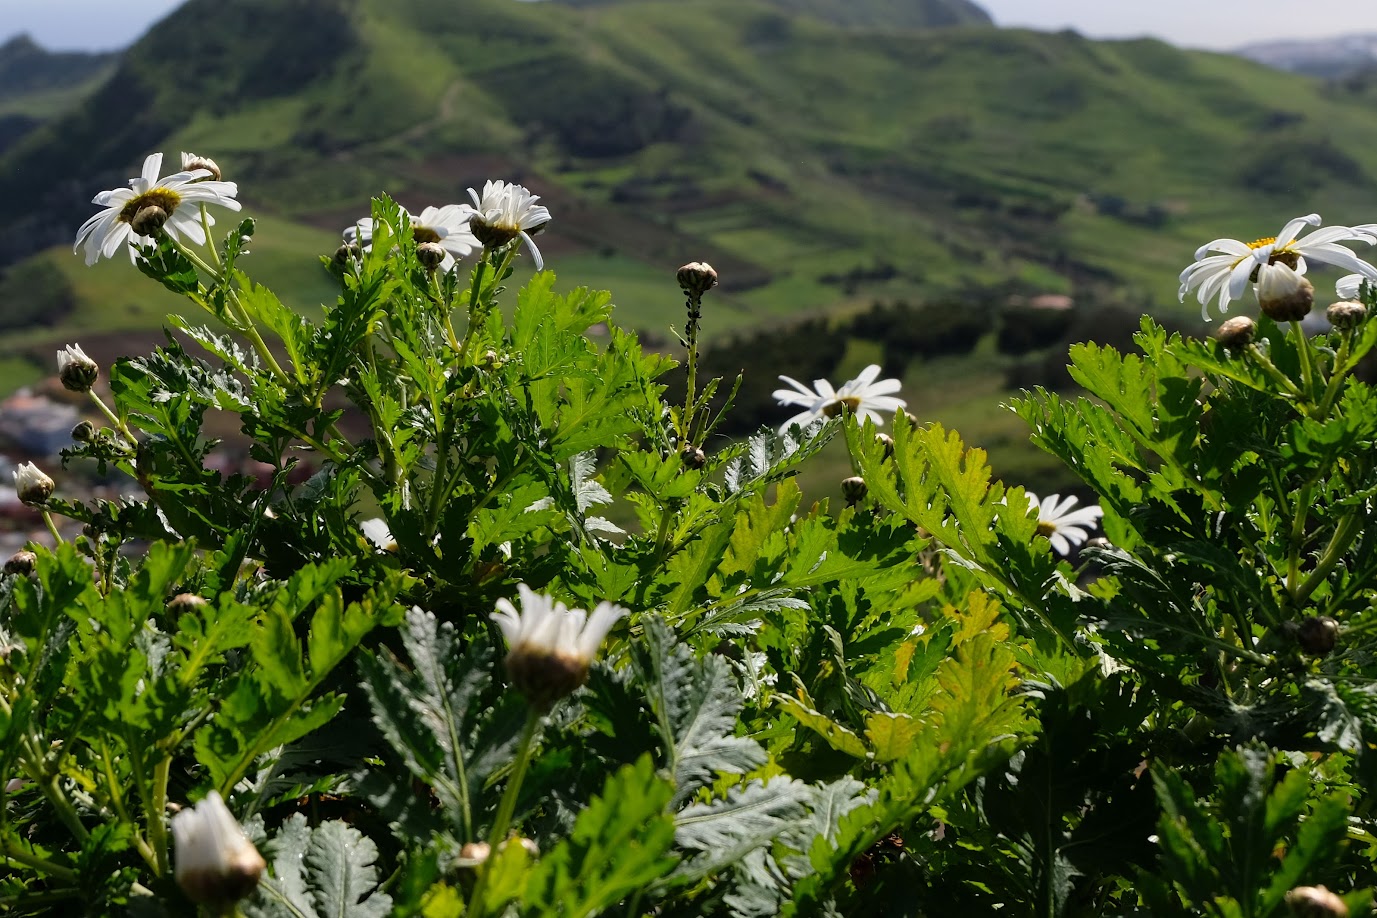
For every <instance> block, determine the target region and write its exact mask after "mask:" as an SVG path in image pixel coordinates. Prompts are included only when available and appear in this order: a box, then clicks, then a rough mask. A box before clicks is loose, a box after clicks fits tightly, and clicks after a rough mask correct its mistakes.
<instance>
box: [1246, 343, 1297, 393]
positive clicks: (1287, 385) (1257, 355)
mask: <svg viewBox="0 0 1377 918" xmlns="http://www.w3.org/2000/svg"><path fill="white" fill-rule="evenodd" d="M1248 356H1250V357H1252V358H1253V361H1254V362H1255V363H1256V364H1257V365H1258V366H1260V367H1262V371H1263V372H1264V373H1266V374H1267V375H1268V376H1270V377H1271V378H1272V380H1273V381H1274V382H1276V383H1277V385H1279V386H1281V388H1282V390H1283V391H1284V392H1285V393H1286V394H1287V395H1289V396H1291V397H1292V398H1294V399H1304V398H1305V394H1304V393H1303V392H1301V390H1300V389H1298V388H1296V384H1295V382H1294V381H1293V380H1292V379H1291V377H1289V376H1287V375H1286V374H1285V373H1283V372H1281V370H1279V369H1277V365H1276V364H1275V363H1273V362H1272V361H1271V358H1269V357H1268V356H1267V355H1266V354H1264V353H1263V352H1262V348H1260V347H1258V346H1257V345H1256V344H1250V345H1248Z"/></svg>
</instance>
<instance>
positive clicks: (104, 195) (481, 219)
mask: <svg viewBox="0 0 1377 918" xmlns="http://www.w3.org/2000/svg"><path fill="white" fill-rule="evenodd" d="M162 167H163V155H162V154H161V153H153V154H151V155H150V156H149V157H148V158H147V159H145V160H144V162H143V170H142V173H141V174H140V175H139V177H138V178H132V179H130V180H129V187H128V188H116V189H113V190H110V191H102V192H101V193H100V194H98V195H96V196H95V197H94V198H93V199H92V201H91V203H93V204H96V205H97V206H99V207H100V208H101V210H100V211H99V212H98V213H96V214H95V215H94V216H92V217H91V218H90V219H89V220H87V221H86V222H85V223H83V224H82V225H81V228H80V229H78V230H77V236H76V243H75V245H73V247H72V251H73V252H77V251H79V250H82V249H85V253H86V264H88V265H93V264H95V263H96V262H97V261H99V260H100V259H101V258H110V257H111V256H113V255H114V254H115V253H116V252H118V251H119V250H120V247H121V246H125V245H126V244H127V246H128V251H129V257H130V259H134V258H136V257H137V250H136V249H135V246H139V245H150V244H152V243H153V241H154V236H155V234H156V233H158V232H159V231H161V232H164V233H166V234H167V235H168V236H170V237H172V238H173V239H174V240H178V241H181V240H188V241H190V242H194V243H195V244H197V245H204V244H205V243H206V232H207V231H208V230H209V229H210V227H212V226H214V225H215V217H214V216H213V215H212V214H211V213H210V212H209V211H208V210H207V209H206V208H207V206H208V205H214V206H216V207H223V208H225V209H226V210H231V211H237V210H239V209H240V207H241V205H240V203H239V201H238V200H237V197H238V194H239V186H238V185H236V184H235V183H234V182H226V181H224V180H223V179H222V176H221V173H220V167H219V166H218V165H216V163H215V161H214V160H213V159H209V158H206V157H201V156H196V155H194V154H191V153H183V154H182V168H181V170H180V171H178V172H174V173H172V174H171V175H167V176H162V177H161V178H160V177H159V173H161V172H162ZM469 197H470V198H471V199H472V201H473V203H472V204H447V205H445V206H444V207H427V208H426V209H425V210H423V211H421V212H420V213H419V214H410V213H408V214H407V216H408V218H409V219H410V221H411V227H412V233H413V234H414V236H415V238H416V242H417V243H418V244H420V245H433V246H437V247H438V251H437V256H438V257H437V258H436V264H437V266H438V267H439V268H440V269H442V270H445V271H448V270H449V269H450V268H452V267H454V264H455V261H456V260H457V259H459V258H463V257H464V256H465V255H468V254H469V253H471V252H472V251H474V250H475V249H478V248H483V247H487V248H493V249H495V248H499V247H501V246H503V245H506V244H507V243H509V242H511V241H512V240H514V239H518V238H519V239H521V240H522V241H523V242H524V243H525V244H526V247H527V248H528V249H529V250H530V253H531V258H532V259H533V260H534V261H535V265H536V269H537V270H540V269H542V268H544V266H545V264H544V259H542V258H541V255H540V250H539V249H538V248H536V244H535V242H534V240H533V239H532V237H533V236H534V235H536V234H537V233H539V232H540V231H541V230H543V229H544V228H545V226H546V224H548V223H549V222H550V211H549V209H547V208H546V207H545V206H544V205H542V204H540V203H538V202H539V201H540V197H539V196H538V195H534V194H531V192H530V191H528V190H527V189H526V188H524V187H523V186H521V185H516V184H513V183H511V182H498V181H490V182H487V183H486V184H485V185H484V186H483V191H482V193H479V192H478V191H476V190H474V189H472V188H470V189H469ZM344 239H345V243H346V244H349V245H359V246H361V247H363V248H367V247H368V246H369V244H370V243H371V242H372V239H373V220H372V218H369V217H365V218H363V219H361V220H359V221H358V222H357V223H355V224H354V225H353V226H351V227H349V229H347V230H345V232H344Z"/></svg>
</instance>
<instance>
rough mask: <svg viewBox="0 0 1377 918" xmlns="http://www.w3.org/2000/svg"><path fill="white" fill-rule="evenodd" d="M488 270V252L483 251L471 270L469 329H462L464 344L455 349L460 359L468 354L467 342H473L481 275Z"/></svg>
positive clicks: (481, 287)
mask: <svg viewBox="0 0 1377 918" xmlns="http://www.w3.org/2000/svg"><path fill="white" fill-rule="evenodd" d="M487 270H488V250H487V249H484V250H483V257H482V259H481V260H479V262H478V264H477V265H476V266H475V267H474V269H473V286H472V287H470V288H469V327H468V328H466V329H464V343H463V344H461V345H459V346H458V347H456V348H455V350H456V351H457V352H458V354H459V356H460V357H461V358H462V357H463V356H464V354H466V353H468V349H469V342H470V341H472V340H473V336H474V333H475V331H476V330H477V329H478V326H479V324H480V323H479V317H480V316H481V314H482V303H481V300H480V297H481V296H482V295H483V275H484V274H486V273H487Z"/></svg>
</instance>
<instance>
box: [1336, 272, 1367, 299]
mask: <svg viewBox="0 0 1377 918" xmlns="http://www.w3.org/2000/svg"><path fill="white" fill-rule="evenodd" d="M1365 280H1368V278H1366V277H1363V275H1361V274H1345V275H1344V276H1343V277H1341V278H1339V279H1338V280H1337V281H1335V283H1334V292H1335V293H1337V294H1338V295H1339V299H1341V300H1356V299H1358V297H1359V295H1360V294H1362V292H1363V281H1365Z"/></svg>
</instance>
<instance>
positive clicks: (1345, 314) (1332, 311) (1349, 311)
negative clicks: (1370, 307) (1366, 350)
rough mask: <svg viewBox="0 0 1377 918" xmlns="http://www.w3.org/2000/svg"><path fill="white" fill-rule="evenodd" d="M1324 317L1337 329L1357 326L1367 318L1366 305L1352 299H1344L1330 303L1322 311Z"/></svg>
mask: <svg viewBox="0 0 1377 918" xmlns="http://www.w3.org/2000/svg"><path fill="white" fill-rule="evenodd" d="M1324 317H1325V318H1326V319H1328V320H1329V324H1330V325H1332V326H1334V327H1335V328H1338V329H1349V328H1357V327H1358V326H1359V325H1362V324H1363V320H1364V319H1366V318H1367V307H1366V306H1364V305H1363V304H1362V303H1355V302H1353V301H1352V300H1344V301H1342V302H1339V303H1334V304H1332V305H1331V306H1330V307H1329V308H1328V309H1326V310H1325V311H1324Z"/></svg>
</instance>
